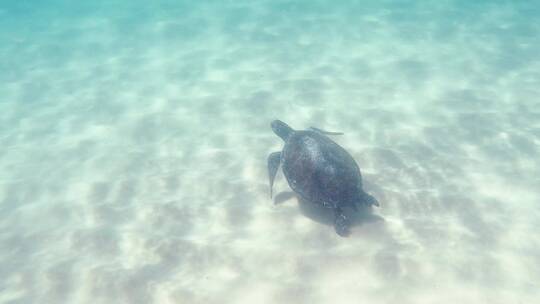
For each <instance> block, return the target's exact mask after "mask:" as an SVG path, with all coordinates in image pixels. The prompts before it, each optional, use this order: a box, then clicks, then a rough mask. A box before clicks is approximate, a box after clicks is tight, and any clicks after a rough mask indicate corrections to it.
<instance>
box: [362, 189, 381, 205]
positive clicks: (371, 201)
mask: <svg viewBox="0 0 540 304" xmlns="http://www.w3.org/2000/svg"><path fill="white" fill-rule="evenodd" d="M362 202H363V203H364V204H366V206H377V207H379V206H380V205H379V201H377V199H376V198H374V197H373V196H371V195H369V194H367V193H365V192H364V193H363V197H362Z"/></svg>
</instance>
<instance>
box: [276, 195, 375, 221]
mask: <svg viewBox="0 0 540 304" xmlns="http://www.w3.org/2000/svg"><path fill="white" fill-rule="evenodd" d="M293 198H296V199H297V201H298V206H299V209H300V212H301V213H302V215H304V216H305V217H307V218H309V219H311V220H313V221H315V222H318V223H321V224H324V225H329V226H333V225H334V212H333V211H332V210H331V209H328V208H325V207H323V206H321V205H318V204H313V203H310V202H307V201H305V200H303V199H301V198H300V197H298V196H297V195H296V194H295V193H294V192H292V191H284V192H280V193H278V194H276V196H275V197H274V204H276V205H278V204H282V203H284V202H285V201H289V200H292V199H293ZM343 212H344V213H345V216H347V218H348V219H349V221H350V223H351V226H360V225H362V224H368V223H374V222H378V221H384V218H382V217H381V216H379V215H376V214H373V210H372V208H371V207H361V206H358V212H356V211H354V210H353V209H352V208H344V210H343Z"/></svg>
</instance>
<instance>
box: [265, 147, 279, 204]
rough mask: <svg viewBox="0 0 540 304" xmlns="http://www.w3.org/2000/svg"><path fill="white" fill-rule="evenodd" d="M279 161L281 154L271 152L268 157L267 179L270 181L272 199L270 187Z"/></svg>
mask: <svg viewBox="0 0 540 304" xmlns="http://www.w3.org/2000/svg"><path fill="white" fill-rule="evenodd" d="M280 161H281V152H273V153H270V155H268V178H269V180H270V198H272V186H273V185H274V178H275V177H276V173H277V170H278V168H279V163H280Z"/></svg>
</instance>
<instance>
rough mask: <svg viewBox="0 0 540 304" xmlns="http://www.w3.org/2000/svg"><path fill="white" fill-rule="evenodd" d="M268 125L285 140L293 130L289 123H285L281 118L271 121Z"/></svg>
mask: <svg viewBox="0 0 540 304" xmlns="http://www.w3.org/2000/svg"><path fill="white" fill-rule="evenodd" d="M270 126H271V127H272V130H273V131H274V133H276V135H277V136H279V137H281V139H283V140H287V138H289V136H290V135H291V134H292V132H293V131H294V130H293V129H292V128H291V127H289V125H287V124H286V123H284V122H283V121H281V120H274V121H272V123H271V124H270Z"/></svg>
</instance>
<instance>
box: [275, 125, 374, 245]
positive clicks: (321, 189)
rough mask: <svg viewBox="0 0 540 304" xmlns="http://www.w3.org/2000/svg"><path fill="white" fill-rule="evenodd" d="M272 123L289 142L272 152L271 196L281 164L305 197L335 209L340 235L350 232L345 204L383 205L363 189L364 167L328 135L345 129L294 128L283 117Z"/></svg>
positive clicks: (289, 181) (354, 206) (292, 186)
mask: <svg viewBox="0 0 540 304" xmlns="http://www.w3.org/2000/svg"><path fill="white" fill-rule="evenodd" d="M271 127H272V130H273V131H274V133H276V135H277V136H279V137H281V139H283V140H284V141H285V145H284V147H283V150H282V151H281V152H273V153H271V154H270V155H269V156H268V176H269V179H270V197H272V186H273V184H274V178H275V176H276V173H277V170H278V168H279V165H280V164H281V165H282V170H283V173H284V175H285V177H286V178H287V182H288V183H289V186H290V187H291V188H292V190H293V191H294V192H295V193H296V194H298V196H299V197H300V198H301V199H303V200H305V201H308V202H311V203H315V204H320V205H322V206H324V207H326V208H330V209H332V210H333V212H334V228H335V230H336V232H337V234H338V235H340V236H346V235H348V233H349V221H348V219H347V217H346V216H345V214H344V213H343V208H344V207H351V208H353V209H354V210H358V208H357V206H356V204H357V203H359V204H363V205H364V206H372V205H375V206H379V203H378V202H377V200H376V199H375V198H374V197H373V196H371V195H369V194H367V193H366V192H364V190H362V176H361V174H360V169H359V167H358V165H357V164H356V162H355V161H354V159H353V158H352V156H351V155H350V154H349V153H348V152H347V151H345V149H343V148H342V147H340V146H339V145H338V144H336V143H335V142H334V141H332V140H331V139H330V138H328V136H326V135H341V134H343V133H337V132H327V131H324V130H321V129H317V128H313V127H311V128H310V129H308V130H293V129H292V128H291V127H289V126H288V125H287V124H286V123H284V122H282V121H280V120H274V121H272V123H271Z"/></svg>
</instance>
